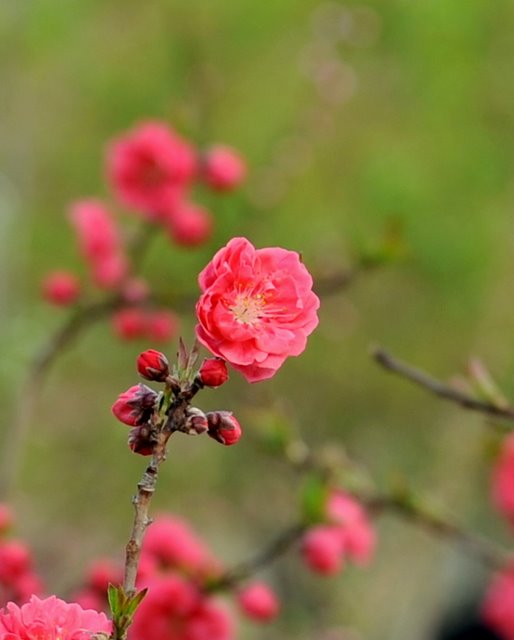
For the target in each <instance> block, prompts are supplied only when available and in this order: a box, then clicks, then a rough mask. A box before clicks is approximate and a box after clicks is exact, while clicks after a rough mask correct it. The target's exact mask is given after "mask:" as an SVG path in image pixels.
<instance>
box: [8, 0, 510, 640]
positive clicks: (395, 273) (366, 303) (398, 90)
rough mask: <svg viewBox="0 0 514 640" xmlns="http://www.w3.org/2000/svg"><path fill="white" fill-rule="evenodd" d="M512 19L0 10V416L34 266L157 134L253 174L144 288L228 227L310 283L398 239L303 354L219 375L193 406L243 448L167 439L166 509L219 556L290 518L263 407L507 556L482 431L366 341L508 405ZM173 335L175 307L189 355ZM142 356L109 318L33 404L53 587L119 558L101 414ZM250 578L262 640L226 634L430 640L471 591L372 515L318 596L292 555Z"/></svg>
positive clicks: (116, 457)
mask: <svg viewBox="0 0 514 640" xmlns="http://www.w3.org/2000/svg"><path fill="white" fill-rule="evenodd" d="M513 28H514V4H513V3H512V2H511V1H510V0H495V1H494V2H491V0H465V1H464V0H460V1H459V0H457V1H455V2H449V1H448V0H424V1H422V2H412V1H410V0H369V1H367V2H366V3H358V2H352V1H348V2H320V1H315V0H276V1H275V2H260V3H259V2H251V1H249V0H237V1H236V0H203V1H201V2H200V1H198V0H196V1H194V0H192V1H190V2H187V3H186V2H179V1H178V0H154V1H153V2H147V3H143V2H140V1H137V0H123V1H122V0H111V1H106V0H82V1H81V2H78V1H73V0H69V1H67V2H61V1H58V0H34V1H30V0H26V1H24V2H20V1H19V0H3V1H2V2H1V3H0V252H1V253H0V302H1V304H0V329H1V332H0V347H1V352H2V358H1V360H0V384H1V388H0V399H1V402H2V407H3V410H2V416H3V417H2V422H3V423H4V424H5V425H7V424H8V423H9V421H10V420H11V415H12V410H13V402H14V397H15V388H16V385H17V384H18V383H19V382H20V381H21V380H22V379H23V377H24V372H25V368H26V365H27V362H28V361H29V359H30V356H31V354H32V353H33V352H34V350H35V349H36V348H37V347H38V345H39V344H41V343H42V342H43V341H44V339H45V336H47V335H48V334H49V332H51V331H52V330H53V329H55V328H56V327H57V326H58V325H59V324H60V323H61V322H62V320H63V315H62V313H61V312H59V311H54V310H52V309H48V308H46V307H45V306H44V305H43V303H41V302H40V299H39V286H40V278H41V275H42V273H44V272H45V271H47V270H48V269H51V268H55V267H61V266H62V267H70V268H74V267H75V266H76V264H77V259H76V256H75V245H74V241H73V238H72V235H71V230H70V228H69V225H68V224H67V222H66V219H65V211H66V207H67V205H68V203H69V202H70V201H72V200H73V199H76V198H78V197H83V196H89V195H100V196H104V195H107V188H106V186H105V183H104V180H103V177H102V162H103V152H104V146H105V144H106V142H107V141H108V140H109V139H110V138H112V137H113V136H114V135H116V134H118V133H120V132H121V131H123V130H125V129H127V128H129V127H130V126H132V125H133V124H134V123H136V122H137V121H139V120H142V119H146V118H162V119H165V120H167V121H169V122H170V123H172V124H173V125H174V126H176V127H177V128H178V129H179V130H180V131H181V132H182V133H183V134H184V135H187V136H189V137H190V138H191V139H192V140H193V141H195V142H196V143H198V144H199V145H205V144H208V143H209V142H218V141H221V142H225V143H228V144H231V145H233V146H235V147H237V148H238V149H240V150H241V152H242V153H244V155H245V156H246V157H247V159H248V163H249V166H250V177H249V180H248V182H247V184H246V186H245V188H244V189H243V191H242V193H238V194H237V195H234V196H228V197H224V198H213V197H212V196H210V195H209V194H207V193H202V192H199V193H197V194H196V197H197V199H198V200H199V201H203V202H204V203H206V204H207V205H208V206H210V207H211V208H212V209H213V212H214V214H215V216H216V230H215V234H214V238H213V239H212V241H211V242H210V243H209V245H207V246H205V247H203V248H202V249H201V250H197V251H194V252H190V251H185V250H181V249H178V248H176V247H171V246H170V245H169V243H168V242H167V241H166V240H165V239H164V238H161V239H159V240H158V241H157V242H156V244H155V245H154V246H153V248H152V252H151V255H150V257H149V260H148V262H147V263H146V265H145V272H146V273H147V275H148V276H149V277H150V278H153V279H154V280H156V281H157V282H158V283H159V284H158V287H159V288H160V289H161V290H162V291H166V288H167V286H168V284H169V286H170V288H172V289H173V290H176V289H177V288H179V289H183V290H189V291H192V292H194V291H195V287H196V274H197V273H198V271H199V270H200V269H201V268H202V267H203V265H204V264H205V263H206V262H207V260H208V259H209V258H210V257H211V256H212V254H213V252H214V251H215V250H216V249H217V248H218V247H219V246H221V245H222V244H224V243H225V242H226V240H227V239H228V238H230V237H231V236H233V235H246V236H247V237H249V238H250V239H251V240H252V241H253V242H254V243H255V244H256V245H257V246H269V245H282V246H285V247H287V248H291V249H295V250H299V251H301V252H302V254H303V257H304V261H305V262H306V264H307V265H308V267H309V268H310V269H311V271H312V272H313V273H326V272H331V271H332V270H337V269H339V268H342V267H345V266H347V265H349V264H351V263H352V261H353V259H354V255H355V253H356V252H358V251H362V250H368V249H369V247H373V244H374V243H376V242H377V239H379V238H380V236H381V234H382V233H383V231H384V229H385V228H387V227H388V226H389V225H391V224H392V223H394V224H395V225H397V226H399V227H401V228H402V229H403V234H404V242H405V244H406V245H407V247H408V250H407V251H406V256H405V259H404V260H403V261H402V262H400V263H397V264H394V265H392V266H387V267H384V268H381V269H377V270H374V271H372V272H370V273H368V274H365V275H364V276H363V277H362V278H360V279H358V280H357V281H356V283H355V285H354V286H353V287H352V288H351V289H350V290H349V291H348V292H344V293H341V294H339V295H336V296H333V297H330V298H327V299H325V300H324V301H323V304H322V310H321V323H320V326H319V329H318V330H317V331H316V332H315V334H314V335H313V336H312V337H311V339H310V342H309V346H308V349H307V351H306V353H305V354H304V355H303V356H302V357H301V358H298V359H292V360H291V361H288V362H287V364H286V365H285V366H284V367H283V369H282V370H281V371H280V372H279V374H277V376H276V377H275V378H274V379H273V380H272V381H269V382H263V383H261V384H259V385H255V386H250V385H247V384H246V383H244V381H242V380H241V379H239V377H238V376H237V375H236V374H234V375H233V376H232V379H231V382H230V384H228V385H226V386H225V387H224V388H223V389H220V390H219V391H216V392H213V391H210V392H209V391H207V392H205V393H204V394H203V395H202V396H201V397H200V399H199V403H200V405H201V406H202V408H206V409H207V408H225V409H231V410H234V411H235V413H236V415H238V416H240V418H241V421H242V422H243V423H244V427H245V430H246V437H245V438H244V439H243V440H242V441H241V442H240V444H239V445H238V446H237V447H234V448H232V449H224V448H223V447H220V446H217V445H216V443H214V442H213V441H210V440H208V439H207V438H199V439H197V440H193V439H189V438H186V437H182V438H178V437H177V438H176V441H174V442H173V446H172V451H171V453H170V459H169V462H168V464H167V465H166V469H165V470H164V471H163V474H162V478H161V481H160V486H159V491H158V494H157V497H156V503H157V505H158V508H159V509H162V510H171V511H173V512H176V513H178V514H181V515H183V516H185V517H187V518H189V519H190V520H191V521H192V523H193V524H194V525H195V526H196V527H197V528H198V530H199V531H201V532H202V534H203V535H204V536H205V537H206V538H207V539H208V540H209V541H210V543H211V545H212V547H213V548H214V549H215V550H216V551H217V553H218V554H219V555H220V556H221V557H222V558H224V559H225V560H226V561H227V562H228V563H230V562H234V561H236V560H237V559H240V558H242V557H245V556H246V555H248V553H249V552H250V551H251V550H252V549H254V548H255V547H256V546H258V545H259V544H261V543H262V541H263V540H266V539H267V538H268V537H270V536H272V535H273V532H274V531H275V530H276V527H277V523H282V522H283V523H287V522H288V521H289V520H291V519H292V518H293V517H294V514H295V502H294V501H295V500H296V497H297V493H298V478H297V477H296V476H294V475H293V474H292V473H291V472H289V471H288V470H287V469H286V468H285V467H284V466H283V465H282V464H281V463H279V462H273V461H271V460H270V458H269V457H268V456H267V455H265V454H264V453H262V452H261V451H260V450H259V448H258V446H257V445H256V440H257V432H258V429H259V424H260V421H261V420H260V416H261V411H262V408H263V407H270V406H271V407H273V406H275V405H276V406H279V407H281V408H285V410H286V411H287V413H288V414H289V415H291V416H293V417H294V419H295V420H296V421H297V423H298V428H299V430H300V431H301V433H302V435H303V437H304V438H305V439H306V440H307V441H308V442H309V443H312V444H313V445H315V444H318V443H322V442H325V441H329V440H331V441H339V442H340V443H343V444H344V445H345V446H346V448H347V449H348V451H349V452H350V454H351V455H352V456H355V457H356V458H357V459H358V460H360V461H362V462H363V463H364V464H366V465H368V466H369V467H370V468H371V469H372V470H373V473H374V476H375V478H376V479H377V482H378V483H379V485H380V484H383V485H384V486H385V485H387V484H388V483H390V482H391V479H392V478H394V477H396V476H397V475H405V476H407V477H408V478H409V479H410V481H411V482H412V484H413V485H414V486H415V487H416V488H418V489H419V490H420V491H426V492H428V493H430V494H432V495H434V496H436V498H437V499H438V500H440V502H441V503H442V504H446V505H447V506H448V508H449V510H450V512H453V513H455V514H456V516H457V517H458V518H459V519H461V520H462V521H465V522H467V523H469V524H470V526H472V527H474V528H476V529H478V530H480V531H481V532H483V533H487V534H491V535H494V536H497V537H498V538H499V539H501V540H503V541H504V542H505V543H506V544H508V543H509V542H510V539H509V535H508V532H507V528H506V527H505V525H503V524H502V523H501V522H500V521H499V518H498V517H497V516H496V515H495V514H494V513H493V510H492V508H491V507H490V506H489V505H488V468H489V465H490V459H489V456H488V451H489V448H490V447H489V445H490V442H489V438H488V436H487V434H486V430H485V428H484V425H483V420H481V419H480V417H475V416H473V415H469V414H465V413H463V412H461V411H459V410H458V409H455V408H453V407H451V406H447V405H443V404H441V403H437V402H436V401H434V400H433V399H432V398H430V397H428V396H427V395H425V394H423V393H422V392H420V391H418V390H416V389H414V388H412V387H410V386H409V385H407V383H402V382H401V381H399V380H395V379H393V378H392V377H390V376H387V375H386V374H384V373H383V372H381V371H380V370H378V368H377V367H376V366H375V365H374V364H373V363H372V362H371V361H370V358H369V355H368V349H369V345H370V344H372V343H382V344H384V345H386V346H388V347H390V348H391V349H393V350H394V351H395V352H396V353H398V354H399V355H402V356H404V357H406V358H407V359H409V360H411V361H413V362H416V363H418V364H419V365H422V366H423V367H425V368H427V369H429V370H431V371H433V372H434V373H436V374H437V375H439V376H441V377H443V378H444V377H450V376H451V375H452V374H453V373H454V372H456V371H459V370H462V368H463V367H464V365H465V362H466V359H467V357H468V356H469V355H479V356H480V357H482V358H483V359H484V360H485V361H486V362H487V363H488V365H489V367H490V368H491V370H492V371H493V372H494V374H495V376H496V377H497V379H498V380H499V381H500V383H501V385H502V386H503V388H504V389H505V390H506V392H507V393H510V394H511V397H512V396H514V348H513V325H514V302H513V300H512V295H511V282H512V272H513V270H514V252H513V251H512V248H513V245H514V215H513V209H514V183H513V179H512V163H513V158H514V144H513V143H514V83H513V82H512V75H513V60H514V58H513V56H514V39H513V38H512V32H513ZM127 223H128V224H129V226H130V225H132V224H133V223H134V221H133V220H128V221H127ZM193 325H194V318H193V313H192V309H191V313H188V314H185V315H184V317H183V332H182V333H183V334H184V336H185V337H186V338H190V337H191V336H192V328H193ZM147 346H156V345H147V344H133V343H132V344H120V343H119V342H118V341H116V340H114V339H113V338H112V336H111V333H110V330H109V327H108V326H107V323H101V324H99V325H97V326H95V327H93V328H92V329H91V330H90V331H89V332H88V333H87V335H85V336H84V337H83V340H82V342H81V344H80V345H78V346H76V347H75V348H73V349H72V350H70V351H69V352H67V353H66V354H65V355H63V357H62V358H61V359H60V361H59V362H58V364H57V366H56V367H55V368H54V369H53V370H52V372H51V375H50V377H49V379H48V380H47V384H46V385H45V388H44V389H43V390H42V391H43V393H42V399H41V401H40V403H39V404H38V407H37V411H36V415H35V417H34V421H33V424H32V432H31V437H30V441H29V443H28V446H27V451H26V458H25V464H24V468H23V473H22V477H21V480H20V483H19V486H18V489H17V492H16V497H15V499H14V505H13V506H14V507H15V509H16V512H17V515H18V533H19V535H20V536H21V537H24V538H25V539H27V540H29V541H30V542H31V544H32V545H33V546H34V547H35V550H36V553H37V557H38V564H39V567H40V569H41V571H42V572H43V573H44V575H45V576H46V578H47V581H48V583H49V585H50V588H51V589H55V590H56V591H58V592H59V593H65V592H66V590H68V589H69V588H70V587H72V586H73V585H74V584H76V581H77V580H78V579H79V577H80V575H81V572H82V571H83V568H84V567H85V565H86V564H87V562H88V561H89V560H90V559H92V558H93V557H97V556H98V555H116V556H117V557H120V558H121V547H122V545H123V544H124V541H125V539H126V537H127V533H128V530H129V526H130V520H131V516H132V511H131V507H130V496H131V494H132V492H133V490H134V486H135V483H136V482H137V479H138V478H139V475H140V473H141V470H142V468H143V466H144V461H143V460H142V459H141V458H139V457H138V456H133V455H131V454H130V453H129V451H128V450H127V448H126V445H125V440H126V435H127V433H126V431H125V430H124V428H123V427H121V426H120V425H119V424H117V423H116V422H115V421H114V419H113V418H112V416H111V414H110V405H111V403H112V401H113V399H114V398H115V397H116V395H117V394H118V393H119V392H120V391H122V390H124V389H125V388H126V387H128V386H130V385H131V384H133V383H134V382H135V380H136V376H135V373H134V370H133V363H134V357H135V355H136V354H137V353H138V352H139V351H140V350H141V349H142V348H144V347H147ZM174 349H175V345H170V347H169V352H170V354H171V353H172V352H173V351H174ZM3 433H4V434H5V433H6V431H5V430H4V431H3ZM0 437H1V436H0ZM3 446H4V447H9V441H8V439H7V437H5V438H3ZM267 577H268V578H269V579H270V580H271V581H272V582H273V584H274V585H275V586H276V587H277V589H278V591H279V593H280V594H281V597H282V598H283V600H284V612H283V615H282V617H281V618H280V620H279V621H278V622H277V623H276V624H274V625H272V626H271V627H267V628H265V629H256V628H255V627H252V626H250V625H246V624H244V623H243V624H242V626H241V630H240V636H239V637H241V638H252V639H253V638H255V639H260V638H266V639H274V638H277V639H278V638H281V639H286V638H301V639H304V638H305V639H313V638H322V637H326V636H324V635H323V634H324V633H325V630H329V629H333V630H339V631H338V633H340V634H342V633H343V632H342V631H341V630H342V629H346V630H353V631H352V632H351V633H350V632H348V633H347V635H335V636H334V637H335V638H339V637H341V638H343V637H344V638H347V639H348V640H349V639H350V638H352V639H353V638H367V639H369V640H378V639H379V638H380V639H383V638H394V639H395V640H407V639H409V640H410V639H412V638H416V639H417V640H419V639H421V640H424V639H427V640H428V639H429V638H432V637H434V629H435V628H436V627H437V625H438V623H439V621H440V619H441V618H442V617H443V616H445V615H446V614H447V612H448V611H451V610H453V609H454V608H458V606H459V605H460V603H462V602H465V601H467V599H468V598H472V597H473V596H474V594H475V592H476V591H478V590H479V589H480V585H481V580H483V579H484V577H485V574H484V571H483V569H482V567H481V566H480V565H479V563H478V562H477V561H475V560H473V559H469V558H467V557H466V556H465V555H464V554H463V553H461V552H460V551H458V550H455V549H454V548H451V547H450V546H449V545H448V544H447V543H444V542H441V541H438V540H434V539H433V538H431V537H429V536H428V535H427V534H426V533H423V532H420V531H418V530H416V529H414V528H413V527H412V526H411V525H408V524H405V523H403V522H398V521H396V520H394V519H392V518H386V519H384V520H382V521H381V522H380V544H379V548H378V553H377V557H376V560H375V562H374V563H373V564H372V566H371V567H369V568H368V569H366V570H362V569H358V570H357V569H354V568H348V569H347V570H346V571H345V572H344V573H343V574H342V575H341V576H340V577H338V578H334V579H329V580H327V579H322V578H318V577H316V576H311V575H309V574H308V573H307V571H306V570H305V569H304V568H303V567H302V566H301V563H300V562H299V560H298V558H297V557H295V554H294V553H292V554H290V557H288V558H287V559H285V560H284V561H282V562H280V563H278V564H277V565H275V566H274V567H273V569H272V570H270V572H269V573H268V574H267ZM352 633H353V634H354V635H352Z"/></svg>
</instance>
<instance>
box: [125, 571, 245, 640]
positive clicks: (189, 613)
mask: <svg viewBox="0 0 514 640" xmlns="http://www.w3.org/2000/svg"><path fill="white" fill-rule="evenodd" d="M157 638H158V639H159V640H232V638H234V625H233V622H232V619H231V618H230V616H229V614H228V613H227V611H226V610H225V609H224V608H222V607H221V605H219V604H218V603H217V602H216V601H214V600H213V599H212V598H210V597H207V596H205V595H203V594H202V593H201V592H200V591H199V590H198V588H197V587H196V586H195V585H194V584H193V583H192V582H189V581H187V580H186V579H184V578H182V577H181V576H178V575H173V574H170V575H166V576H165V577H162V578H158V579H155V580H154V581H152V582H150V583H149V584H148V593H147V595H146V597H145V598H144V600H143V602H142V603H141V605H140V606H139V608H138V610H137V612H136V615H135V617H134V623H133V625H132V626H131V628H130V630H129V639H130V640H156V639H157Z"/></svg>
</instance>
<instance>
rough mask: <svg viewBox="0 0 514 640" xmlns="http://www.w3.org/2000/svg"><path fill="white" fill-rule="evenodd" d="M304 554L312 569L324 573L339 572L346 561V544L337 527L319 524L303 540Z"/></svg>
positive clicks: (332, 573)
mask: <svg viewBox="0 0 514 640" xmlns="http://www.w3.org/2000/svg"><path fill="white" fill-rule="evenodd" d="M302 556H303V559H304V561H305V563H306V564H307V566H308V567H309V569H311V570H312V571H315V572H316V573H321V574H323V575H334V574H336V573H339V571H341V569H342V567H343V563H344V544H343V540H342V538H341V534H340V531H339V530H338V528H337V527H334V526H329V525H318V526H316V527H313V528H312V529H310V530H309V531H308V532H307V533H306V534H305V536H304V538H303V542H302Z"/></svg>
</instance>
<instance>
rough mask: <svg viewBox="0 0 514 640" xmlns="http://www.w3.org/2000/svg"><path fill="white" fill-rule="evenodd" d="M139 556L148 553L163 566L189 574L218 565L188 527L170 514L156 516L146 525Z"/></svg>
mask: <svg viewBox="0 0 514 640" xmlns="http://www.w3.org/2000/svg"><path fill="white" fill-rule="evenodd" d="M142 556H143V557H145V558H146V557H148V556H150V557H151V558H152V559H153V560H155V561H156V565H155V566H158V567H161V568H162V569H177V570H179V571H182V572H184V573H187V574H189V575H204V574H208V573H210V572H212V571H213V570H216V569H217V567H218V562H217V561H216V560H215V559H214V558H213V556H212V555H211V554H210V552H209V550H208V549H207V547H206V546H205V545H204V543H203V542H202V541H201V540H200V539H199V538H198V536H197V535H196V534H195V532H194V531H193V530H192V529H191V527H190V526H189V525H188V524H187V523H186V522H184V521H183V520H181V519H179V518H175V517H172V516H165V515H162V516H158V517H157V518H156V519H155V521H154V522H153V523H152V525H151V526H150V527H149V528H148V531H147V532H146V535H145V540H144V544H143V550H142Z"/></svg>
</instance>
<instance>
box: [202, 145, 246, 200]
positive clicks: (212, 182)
mask: <svg viewBox="0 0 514 640" xmlns="http://www.w3.org/2000/svg"><path fill="white" fill-rule="evenodd" d="M245 175H246V163H245V161H244V159H243V157H242V156H241V155H240V154H239V153H238V152H237V151H236V150H235V149H232V148H231V147H227V146H224V145H215V146H214V147H211V148H210V149H209V150H208V152H207V153H206V155H205V159H204V167H203V178H204V180H205V182H206V183H207V184H208V185H209V186H210V187H211V188H212V189H215V190H216V191H231V190H232V189H234V188H235V187H237V186H239V184H240V183H241V182H242V181H243V180H244V178H245Z"/></svg>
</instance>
